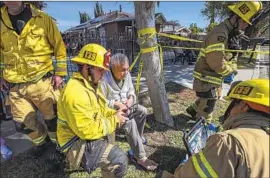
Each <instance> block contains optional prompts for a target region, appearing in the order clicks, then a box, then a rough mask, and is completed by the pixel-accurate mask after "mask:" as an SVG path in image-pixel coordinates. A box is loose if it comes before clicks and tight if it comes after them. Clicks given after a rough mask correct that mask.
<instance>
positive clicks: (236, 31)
mask: <svg viewBox="0 0 270 178" xmlns="http://www.w3.org/2000/svg"><path fill="white" fill-rule="evenodd" d="M239 21H240V17H238V16H237V17H236V20H235V22H234V24H232V26H233V29H232V31H230V34H229V36H230V38H233V37H235V36H237V35H239V34H240V30H239Z"/></svg>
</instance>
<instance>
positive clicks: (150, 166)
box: [137, 157, 158, 171]
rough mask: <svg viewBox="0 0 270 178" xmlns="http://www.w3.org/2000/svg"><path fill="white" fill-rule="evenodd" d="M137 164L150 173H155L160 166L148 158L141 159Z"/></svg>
mask: <svg viewBox="0 0 270 178" xmlns="http://www.w3.org/2000/svg"><path fill="white" fill-rule="evenodd" d="M137 163H138V164H139V165H140V166H142V167H143V168H145V169H146V170H148V171H154V170H156V169H157V166H158V164H157V163H156V162H155V161H153V160H151V159H148V158H146V157H145V158H142V159H139V160H138V161H137Z"/></svg>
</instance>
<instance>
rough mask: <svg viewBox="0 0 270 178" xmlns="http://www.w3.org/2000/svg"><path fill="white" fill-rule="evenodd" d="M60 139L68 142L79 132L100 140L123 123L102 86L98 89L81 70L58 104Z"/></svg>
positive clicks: (81, 136) (85, 138) (58, 137)
mask: <svg viewBox="0 0 270 178" xmlns="http://www.w3.org/2000/svg"><path fill="white" fill-rule="evenodd" d="M57 113H58V123H57V139H58V143H59V145H60V146H63V145H65V144H66V143H67V142H68V141H69V140H71V139H72V138H73V137H74V136H75V135H77V136H78V137H79V138H80V139H82V140H96V139H101V138H103V137H104V136H107V135H109V134H111V133H112V132H113V131H114V130H115V129H116V127H117V125H118V124H119V119H118V117H117V116H115V113H116V110H114V109H110V108H109V107H108V106H107V104H106V99H105V98H104V96H103V94H102V93H101V89H100V88H98V89H97V90H95V89H94V88H93V87H92V86H91V85H90V83H89V82H88V81H86V80H85V79H84V78H83V77H82V76H81V74H80V73H73V76H72V77H71V78H70V80H69V81H68V83H67V85H66V86H65V88H64V89H63V91H62V93H61V95H60V98H59V100H58V103H57Z"/></svg>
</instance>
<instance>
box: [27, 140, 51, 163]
mask: <svg viewBox="0 0 270 178" xmlns="http://www.w3.org/2000/svg"><path fill="white" fill-rule="evenodd" d="M52 144H53V143H52V142H51V140H50V137H49V136H47V137H46V138H45V142H44V143H43V144H42V145H39V146H36V147H34V148H33V151H32V153H31V155H32V156H33V157H34V158H35V159H36V158H39V157H41V156H42V155H43V154H44V153H45V151H46V150H47V148H48V147H50V146H51V145H52Z"/></svg>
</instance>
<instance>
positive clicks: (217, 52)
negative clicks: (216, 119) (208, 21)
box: [186, 1, 262, 122]
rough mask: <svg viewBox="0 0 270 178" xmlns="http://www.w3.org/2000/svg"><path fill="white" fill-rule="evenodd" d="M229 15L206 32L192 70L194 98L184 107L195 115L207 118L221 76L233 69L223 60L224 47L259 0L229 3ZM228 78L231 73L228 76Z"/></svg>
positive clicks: (254, 12) (246, 22)
mask: <svg viewBox="0 0 270 178" xmlns="http://www.w3.org/2000/svg"><path fill="white" fill-rule="evenodd" d="M229 9H230V10H231V11H232V13H231V15H230V17H229V18H228V19H226V20H225V21H224V22H222V23H221V24H219V25H218V26H216V27H215V28H214V29H213V30H212V31H211V32H209V33H208V35H207V36H206V38H205V40H204V41H203V44H202V48H203V49H201V51H200V53H199V56H198V59H197V62H196V65H195V69H194V73H193V77H194V81H193V89H194V90H195V91H196V95H197V97H198V99H197V100H196V101H195V102H194V103H193V104H191V106H189V107H188V108H187V109H186V111H187V113H188V114H190V115H191V116H192V118H194V119H196V118H199V117H204V118H206V119H207V121H208V122H211V119H212V113H213V110H214V107H215V104H216V101H217V99H218V98H219V97H220V96H221V91H222V89H221V86H222V83H223V79H224V78H226V77H228V76H230V75H234V74H236V73H237V71H236V68H235V67H232V66H231V65H230V64H229V63H228V61H227V60H226V55H225V52H224V50H225V49H227V48H228V41H230V39H229V38H233V37H234V36H237V35H239V34H240V31H241V30H244V29H245V28H246V27H247V26H248V25H251V20H252V18H253V17H254V16H255V15H257V14H258V12H259V11H260V10H261V9H262V4H261V2H256V1H250V2H238V3H236V4H235V5H230V6H229ZM231 78H232V77H231Z"/></svg>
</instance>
